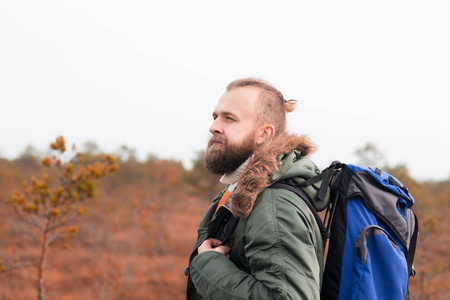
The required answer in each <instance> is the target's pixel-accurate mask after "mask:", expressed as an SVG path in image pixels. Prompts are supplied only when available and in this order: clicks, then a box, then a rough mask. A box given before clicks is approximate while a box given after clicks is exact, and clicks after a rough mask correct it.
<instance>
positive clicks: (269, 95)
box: [226, 78, 296, 135]
mask: <svg viewBox="0 0 450 300" xmlns="http://www.w3.org/2000/svg"><path fill="white" fill-rule="evenodd" d="M247 86H254V87H257V88H259V89H261V93H260V94H259V99H258V102H257V104H256V124H255V125H256V126H260V125H263V124H264V123H269V124H272V125H273V126H274V127H275V135H278V134H282V133H284V132H285V131H286V112H291V111H292V110H294V109H295V106H296V103H289V102H292V101H295V100H289V101H288V102H286V100H285V99H284V97H283V94H281V92H280V91H279V90H277V89H276V88H275V87H274V86H273V85H272V84H271V83H269V82H267V81H265V80H263V79H259V78H243V79H237V80H235V81H232V82H231V83H230V84H228V86H227V89H226V91H227V92H229V91H231V90H233V89H236V88H240V87H247ZM295 102H296V101H295ZM291 104H293V105H291Z"/></svg>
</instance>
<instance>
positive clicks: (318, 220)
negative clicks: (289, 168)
mask: <svg viewBox="0 0 450 300" xmlns="http://www.w3.org/2000/svg"><path fill="white" fill-rule="evenodd" d="M269 188H274V189H285V190H289V191H291V192H293V193H294V194H296V195H297V196H298V197H299V198H300V199H302V200H303V201H304V202H305V204H306V206H308V208H309V210H310V211H311V213H312V214H313V216H314V219H315V220H316V223H317V225H318V226H319V230H320V235H321V236H322V242H323V244H322V245H323V248H324V249H325V245H326V243H327V240H328V238H329V237H330V234H329V232H328V230H327V229H326V227H325V224H324V223H323V221H322V219H321V218H320V216H319V214H318V213H317V211H316V210H315V209H314V206H313V205H312V204H311V202H310V201H309V198H308V197H307V196H306V194H305V192H303V191H302V190H301V189H299V188H296V187H294V186H293V185H290V184H288V183H286V182H283V181H282V182H275V183H273V184H272V185H270V186H269Z"/></svg>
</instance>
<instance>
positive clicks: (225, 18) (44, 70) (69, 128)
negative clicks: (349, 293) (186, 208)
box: [0, 0, 450, 180]
mask: <svg viewBox="0 0 450 300" xmlns="http://www.w3.org/2000/svg"><path fill="white" fill-rule="evenodd" d="M449 12H450V4H449V2H448V1H262V0H259V1H243V0H241V1H181V0H177V1H151V0H145V1H144V0H142V1H141V0H135V1H133V0H131V1H99V0H86V1H85V0H66V1H63V0H61V1H57V0H54V1H47V0H40V1H36V0H30V1H21V0H3V1H1V2H0V104H1V106H0V156H3V157H7V158H14V157H17V156H18V155H19V154H20V153H21V152H23V150H24V149H25V147H26V146H27V145H33V146H34V147H36V148H37V149H40V150H44V149H46V148H47V146H48V144H49V143H50V142H52V141H53V140H54V139H55V138H56V136H58V135H63V136H64V137H65V138H66V140H67V142H68V143H70V144H72V143H76V144H77V145H82V144H83V143H84V142H86V141H87V140H90V141H94V142H95V143H97V144H98V145H99V146H100V148H101V149H102V150H103V151H106V152H114V151H116V150H117V149H118V148H119V147H120V146H121V145H127V146H128V147H130V148H135V149H136V151H137V154H138V156H139V157H141V158H145V157H146V156H147V155H148V154H150V153H152V154H156V155H158V156H159V157H163V158H173V159H179V160H182V161H183V162H184V163H185V164H186V166H189V162H190V161H191V159H192V158H194V157H195V153H196V151H199V150H203V149H204V147H205V144H206V142H207V140H208V138H209V136H210V134H209V132H208V128H209V126H210V124H211V121H212V117H211V113H212V110H213V108H214V106H215V104H216V102H217V100H218V99H219V97H220V96H221V95H222V94H223V92H224V89H225V86H226V85H227V84H228V83H229V82H230V81H232V80H234V79H236V78H240V77H247V76H256V77H262V78H265V79H267V80H269V81H270V82H272V83H273V84H274V85H275V86H276V87H278V88H279V90H280V91H281V92H282V93H283V94H284V96H285V98H287V99H290V98H294V99H297V100H298V101H299V107H298V109H297V110H296V111H294V112H293V113H292V114H290V122H291V128H292V131H293V132H295V133H300V134H308V135H309V136H310V137H311V139H312V140H313V141H314V142H315V143H316V144H317V146H318V148H319V150H318V152H316V153H315V154H314V156H313V157H312V159H313V160H314V161H315V162H316V163H317V165H318V166H319V167H320V168H323V167H326V165H327V164H329V163H330V162H331V161H332V160H335V159H339V160H341V161H343V162H348V163H352V162H355V160H356V157H355V156H354V155H353V153H354V152H355V150H356V149H357V148H361V147H363V146H364V145H365V144H366V143H367V142H371V143H373V144H375V145H376V146H377V147H378V148H379V149H380V150H381V151H382V152H383V153H384V154H385V157H386V159H387V161H388V163H389V164H390V165H396V164H401V163H403V164H406V165H407V166H408V168H409V170H410V172H411V174H412V175H413V177H415V178H417V179H420V180H423V179H439V180H440V179H448V178H449V177H450V159H449V149H450V120H449V117H448V115H449V113H450V104H449V100H450V18H449Z"/></svg>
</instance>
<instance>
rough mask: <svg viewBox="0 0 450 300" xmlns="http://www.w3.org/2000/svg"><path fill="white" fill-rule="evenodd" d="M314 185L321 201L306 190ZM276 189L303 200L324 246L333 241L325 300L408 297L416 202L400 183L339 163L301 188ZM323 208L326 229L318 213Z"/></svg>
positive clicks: (286, 184) (284, 185)
mask: <svg viewBox="0 0 450 300" xmlns="http://www.w3.org/2000/svg"><path fill="white" fill-rule="evenodd" d="M311 185H312V186H315V188H317V189H319V193H318V197H317V200H316V202H317V203H310V202H309V200H308V198H307V197H306V195H305V194H304V192H303V191H302V188H305V187H310V186H311ZM271 187H272V188H284V189H289V190H291V191H293V192H295V193H296V194H297V195H298V196H299V197H300V198H302V199H303V200H304V201H305V202H306V204H307V205H308V207H309V208H310V210H311V211H312V213H313V214H314V215H315V217H316V220H317V223H318V225H319V228H320V230H321V232H322V238H323V240H324V245H326V241H327V238H329V239H330V240H329V245H328V253H327V258H326V264H325V270H324V274H323V284H322V290H321V299H325V300H328V299H342V300H350V299H382V300H386V299H409V291H408V281H409V277H410V276H414V275H415V271H414V268H413V260H414V253H415V249H416V241H417V235H418V222H417V217H416V215H415V213H414V211H413V210H412V206H413V205H414V199H413V197H412V196H411V195H410V193H409V191H408V189H407V188H406V187H405V186H403V184H401V183H400V181H398V180H397V179H396V178H394V177H393V176H391V175H389V174H388V173H386V172H383V171H381V170H380V169H378V168H362V167H358V166H354V165H346V164H342V163H339V162H334V163H333V164H331V166H330V167H328V168H327V169H325V170H324V171H323V172H322V173H321V174H320V175H318V176H316V177H313V178H311V179H309V180H307V181H306V182H303V183H301V184H298V183H294V182H278V183H274V184H273V185H272V186H271ZM327 199H329V201H330V202H329V204H328V202H327ZM324 207H326V208H327V211H326V214H325V218H324V219H325V222H326V223H327V225H326V226H325V225H324V223H323V222H322V220H321V218H320V217H319V216H318V214H317V211H320V210H322V209H324ZM324 247H325V246H324Z"/></svg>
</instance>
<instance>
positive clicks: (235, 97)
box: [215, 86, 261, 113]
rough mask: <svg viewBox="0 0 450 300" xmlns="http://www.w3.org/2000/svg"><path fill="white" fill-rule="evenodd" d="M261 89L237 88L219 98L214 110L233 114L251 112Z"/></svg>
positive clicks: (250, 87)
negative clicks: (241, 111) (239, 111)
mask: <svg viewBox="0 0 450 300" xmlns="http://www.w3.org/2000/svg"><path fill="white" fill-rule="evenodd" d="M260 92H261V89H259V88H257V87H252V86H248V87H239V88H235V89H232V90H231V91H228V92H226V93H225V94H223V95H222V97H220V99H219V102H218V103H217V106H216V109H215V110H221V111H226V110H229V112H231V113H232V112H233V111H235V110H244V111H245V110H251V111H253V110H254V108H255V104H256V102H257V101H258V97H259V94H260Z"/></svg>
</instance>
